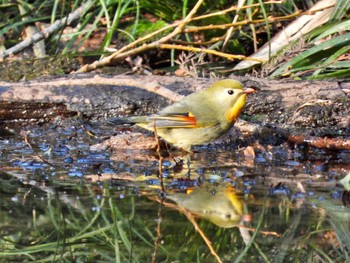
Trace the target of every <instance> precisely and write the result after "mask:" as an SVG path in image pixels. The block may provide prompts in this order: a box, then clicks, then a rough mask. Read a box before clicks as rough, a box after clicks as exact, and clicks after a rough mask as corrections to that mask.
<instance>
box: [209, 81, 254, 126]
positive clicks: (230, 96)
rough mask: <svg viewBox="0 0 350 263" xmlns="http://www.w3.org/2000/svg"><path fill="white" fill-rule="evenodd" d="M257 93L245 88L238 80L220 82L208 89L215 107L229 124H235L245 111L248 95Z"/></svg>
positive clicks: (252, 89)
mask: <svg viewBox="0 0 350 263" xmlns="http://www.w3.org/2000/svg"><path fill="white" fill-rule="evenodd" d="M253 92H255V89H254V88H245V87H244V86H243V84H242V83H241V82H239V81H237V80H233V79H225V80H219V81H217V82H216V83H214V85H213V86H211V87H210V88H209V89H208V95H209V97H210V100H211V101H212V104H215V106H214V107H213V108H214V109H215V110H216V111H217V112H218V114H220V116H222V117H223V118H225V120H226V121H227V122H230V123H234V122H235V121H236V119H237V118H238V116H239V114H240V113H241V111H242V110H243V107H244V105H245V102H246V98H247V94H250V93H253Z"/></svg>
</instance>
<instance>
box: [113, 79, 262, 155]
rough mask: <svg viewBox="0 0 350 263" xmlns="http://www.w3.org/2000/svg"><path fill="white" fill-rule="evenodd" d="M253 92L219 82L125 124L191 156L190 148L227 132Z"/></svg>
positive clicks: (233, 83)
mask: <svg viewBox="0 0 350 263" xmlns="http://www.w3.org/2000/svg"><path fill="white" fill-rule="evenodd" d="M255 91H256V89H255V88H253V87H249V88H245V87H244V86H243V84H242V83H241V82H240V81H238V80H234V79H222V80H219V81H217V82H215V83H214V84H213V85H212V86H211V87H209V88H207V89H204V90H200V91H196V92H194V93H192V94H190V95H188V96H186V97H184V98H183V99H181V100H179V101H177V102H175V103H173V104H170V105H169V106H167V107H165V108H164V109H162V110H160V111H159V112H158V113H156V114H153V115H150V116H132V117H129V118H128V123H133V124H136V125H138V126H140V127H142V128H144V129H147V130H150V131H153V132H155V134H156V135H157V136H160V137H161V138H163V139H164V140H165V141H167V142H168V143H170V144H172V145H174V146H175V147H177V148H180V149H182V150H184V151H185V152H191V147H192V146H193V145H203V144H208V143H210V142H212V141H214V140H216V139H217V138H219V137H220V136H222V135H223V134H225V133H226V132H228V131H229V130H230V129H231V127H232V126H233V124H234V123H235V121H236V120H237V118H238V116H239V115H240V113H241V112H242V110H243V108H244V105H245V103H246V98H247V95H248V94H251V93H254V92H255ZM111 122H112V123H113V122H114V121H113V120H111Z"/></svg>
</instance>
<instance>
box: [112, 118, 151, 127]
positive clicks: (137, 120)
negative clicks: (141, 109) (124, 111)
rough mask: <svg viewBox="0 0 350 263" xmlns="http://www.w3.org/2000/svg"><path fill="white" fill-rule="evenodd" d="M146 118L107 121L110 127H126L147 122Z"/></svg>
mask: <svg viewBox="0 0 350 263" xmlns="http://www.w3.org/2000/svg"><path fill="white" fill-rule="evenodd" d="M145 119H146V116H133V117H129V118H122V117H114V118H109V119H108V120H107V124H109V125H124V124H131V125H133V124H136V123H143V122H145Z"/></svg>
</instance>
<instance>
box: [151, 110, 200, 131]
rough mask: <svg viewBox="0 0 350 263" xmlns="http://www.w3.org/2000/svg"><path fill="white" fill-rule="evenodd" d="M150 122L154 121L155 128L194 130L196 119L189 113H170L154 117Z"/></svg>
mask: <svg viewBox="0 0 350 263" xmlns="http://www.w3.org/2000/svg"><path fill="white" fill-rule="evenodd" d="M151 120H155V121H156V126H157V128H196V127H197V120H196V117H195V116H194V115H193V114H192V113H191V112H188V113H172V114H164V115H155V116H152V117H151Z"/></svg>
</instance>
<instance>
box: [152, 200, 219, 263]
mask: <svg viewBox="0 0 350 263" xmlns="http://www.w3.org/2000/svg"><path fill="white" fill-rule="evenodd" d="M148 198H150V199H152V200H154V201H157V202H160V203H161V205H162V206H163V205H164V206H166V207H169V208H173V209H175V210H177V211H180V212H182V213H183V214H184V215H185V216H186V217H187V219H188V220H189V221H190V222H191V223H192V225H193V226H194V228H195V230H196V231H197V232H198V233H199V235H200V236H201V237H202V239H203V240H204V242H205V244H206V245H207V246H208V248H209V250H210V253H211V254H212V255H213V256H214V257H215V258H216V260H217V261H218V262H220V263H222V260H221V259H220V257H219V255H218V254H217V253H216V251H215V249H214V248H213V246H212V245H211V243H212V242H211V241H210V240H209V239H208V238H207V236H206V235H205V233H204V232H203V231H202V229H201V228H200V227H199V225H198V224H197V222H196V220H195V219H194V216H193V214H192V213H191V212H190V211H188V210H187V209H186V208H184V207H181V206H179V205H176V204H173V203H168V202H164V199H163V198H162V199H159V198H157V197H152V196H149V197H148Z"/></svg>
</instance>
